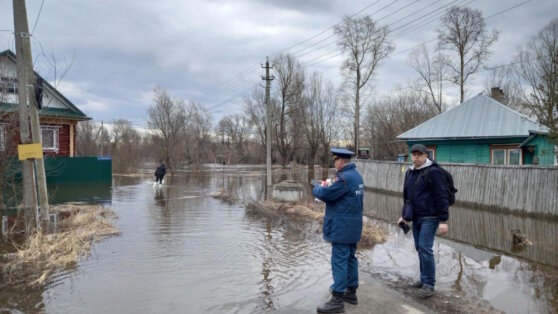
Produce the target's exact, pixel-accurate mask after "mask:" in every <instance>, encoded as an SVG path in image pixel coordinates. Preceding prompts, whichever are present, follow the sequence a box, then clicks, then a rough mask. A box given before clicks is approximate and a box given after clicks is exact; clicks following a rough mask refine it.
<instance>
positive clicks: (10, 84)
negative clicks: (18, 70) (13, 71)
mask: <svg viewBox="0 0 558 314" xmlns="http://www.w3.org/2000/svg"><path fill="white" fill-rule="evenodd" d="M2 91H3V92H5V93H6V94H15V95H17V93H18V91H17V78H15V77H9V76H0V92H2Z"/></svg>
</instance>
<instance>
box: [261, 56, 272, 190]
mask: <svg viewBox="0 0 558 314" xmlns="http://www.w3.org/2000/svg"><path fill="white" fill-rule="evenodd" d="M263 68H265V77H262V80H264V81H265V108H266V118H267V127H266V138H267V158H266V173H267V192H268V194H270V192H271V186H272V185H273V182H272V180H271V104H270V101H269V98H270V96H269V93H270V91H271V81H273V79H274V78H275V77H273V76H270V75H269V69H270V66H269V58H266V61H265V67H263Z"/></svg>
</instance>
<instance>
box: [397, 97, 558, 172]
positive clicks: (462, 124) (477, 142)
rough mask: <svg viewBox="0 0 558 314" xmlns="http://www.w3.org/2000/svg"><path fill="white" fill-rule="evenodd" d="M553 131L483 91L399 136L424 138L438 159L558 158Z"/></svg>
mask: <svg viewBox="0 0 558 314" xmlns="http://www.w3.org/2000/svg"><path fill="white" fill-rule="evenodd" d="M495 91H496V92H501V91H500V90H499V89H498V90H494V89H493V92H495ZM497 96H499V97H501V96H502V95H501V93H498V95H497ZM495 98H498V97H495ZM500 99H501V98H500ZM548 132H549V130H548V128H546V127H544V126H542V125H540V124H538V123H537V122H535V121H533V120H531V119H529V118H528V117H526V116H524V115H522V114H521V113H519V112H517V111H515V110H512V109H510V108H509V107H506V106H504V105H503V104H501V103H500V102H498V101H497V100H495V99H494V98H491V97H488V96H486V95H483V94H480V95H477V96H475V97H473V98H471V99H469V100H467V101H465V102H463V103H461V104H460V105H458V106H456V107H455V108H452V109H451V110H448V111H446V112H444V113H442V114H440V115H438V116H436V117H434V118H432V119H430V120H428V121H426V122H424V123H422V124H420V125H418V126H417V127H415V128H413V129H411V130H409V131H407V132H405V133H403V134H401V135H399V136H398V137H397V140H399V141H405V142H406V143H407V145H408V147H409V148H410V147H411V146H412V145H413V144H417V143H420V144H424V145H425V146H426V147H427V149H428V153H429V157H430V158H431V159H434V160H436V161H438V162H452V163H473V164H497V165H529V164H539V165H553V164H558V157H557V154H558V151H557V148H556V147H555V146H554V144H552V143H551V142H550V140H549V138H548ZM409 154H410V152H409Z"/></svg>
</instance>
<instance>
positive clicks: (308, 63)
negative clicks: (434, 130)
mask: <svg viewBox="0 0 558 314" xmlns="http://www.w3.org/2000/svg"><path fill="white" fill-rule="evenodd" d="M459 1H462V0H454V1H452V2H450V3H449V4H446V5H444V6H441V7H439V8H437V9H435V10H433V11H430V12H429V13H427V14H424V15H422V16H420V17H418V18H416V19H414V20H412V21H410V22H408V23H406V24H404V25H401V26H398V27H397V28H395V29H393V30H392V31H391V32H394V31H396V30H398V29H402V28H404V27H405V26H409V25H411V24H412V23H414V22H416V21H419V20H421V19H423V18H425V17H428V16H430V15H432V14H433V13H434V12H438V11H440V10H441V9H442V8H445V7H447V6H449V5H451V4H453V3H455V2H459ZM473 1H475V0H470V1H468V2H467V3H463V4H462V6H465V5H468V4H470V3H471V2H473ZM531 1H532V0H527V1H524V2H521V3H518V4H516V5H513V6H511V7H508V8H506V9H504V10H501V11H498V12H496V13H494V14H492V15H490V16H488V17H486V18H485V20H487V19H490V18H492V17H495V16H498V15H500V14H503V13H505V12H508V11H510V10H513V9H515V8H518V7H520V6H523V5H525V4H527V3H529V2H531ZM437 2H438V1H437ZM437 2H434V3H437ZM463 2H466V1H463ZM392 3H394V2H392ZM423 9H424V8H423ZM423 9H421V10H419V11H422V10H423ZM361 11H362V10H361ZM419 11H415V12H413V13H411V14H409V15H407V16H405V17H403V18H401V19H399V20H398V21H395V22H393V23H392V25H393V24H396V23H398V22H400V21H403V20H404V19H406V18H408V17H410V16H412V15H414V14H416V13H418V12H419ZM441 14H443V11H442V13H436V14H435V15H434V17H432V16H431V17H429V18H428V20H427V21H422V22H421V23H420V27H422V26H424V25H426V24H428V23H431V22H432V21H434V20H435V19H436V17H438V16H439V15H441ZM354 15H356V14H354ZM354 15H353V16H354ZM340 23H341V22H339V23H337V24H335V25H334V26H331V27H330V28H328V29H327V30H325V31H322V32H321V33H319V34H316V35H315V36H313V37H312V38H309V39H307V40H305V41H303V42H300V43H298V44H296V45H295V46H299V45H301V44H302V43H304V42H306V41H308V40H310V39H313V38H315V37H317V36H319V35H321V34H323V33H325V32H327V31H328V30H330V29H332V28H333V27H335V26H336V25H339V24H340ZM416 28H417V27H416V25H415V26H409V27H408V28H407V29H405V30H402V31H400V32H399V33H396V34H395V35H397V38H399V37H401V36H402V35H403V34H405V33H408V32H409V31H411V30H416ZM391 32H390V33H391ZM328 38H330V37H328ZM435 40H437V38H433V39H430V40H427V41H424V42H422V43H420V44H418V45H416V46H413V47H411V48H407V49H404V50H402V51H399V52H397V53H394V54H392V55H391V56H395V55H399V54H402V53H404V52H406V51H409V50H411V49H414V48H416V47H419V46H421V45H424V44H427V43H430V42H432V41H435ZM323 41H325V40H324V39H323V40H320V41H318V42H316V43H314V44H312V45H310V46H308V47H306V48H305V49H308V48H310V47H312V46H314V45H316V44H318V43H321V42H323ZM295 46H291V47H289V48H287V49H283V50H281V52H282V51H286V50H289V49H291V48H293V47H295ZM326 46H327V45H326ZM305 49H302V50H301V49H299V50H297V52H300V51H303V50H305ZM336 52H337V53H336ZM332 54H334V55H332ZM340 55H342V52H339V50H338V49H335V50H332V51H329V52H327V53H325V54H323V55H321V56H318V57H316V58H313V59H310V60H308V61H306V62H303V65H304V66H305V67H310V66H314V65H317V64H320V63H323V62H325V61H328V60H330V59H333V58H335V57H337V56H340ZM324 57H326V59H322V58H324ZM320 59H321V60H320ZM251 88H252V87H251ZM251 88H250V89H251ZM248 90H249V89H248ZM244 93H245V92H244ZM244 93H241V94H239V96H241V95H243V94H244ZM239 96H236V97H233V98H231V99H230V100H228V101H225V102H223V103H220V104H218V106H221V105H224V104H226V103H228V102H230V101H232V100H234V99H236V98H237V97H239Z"/></svg>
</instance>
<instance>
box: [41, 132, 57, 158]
mask: <svg viewBox="0 0 558 314" xmlns="http://www.w3.org/2000/svg"><path fill="white" fill-rule="evenodd" d="M60 128H61V127H60V126H56V125H41V139H42V138H43V132H44V131H52V132H53V140H54V147H46V146H45V143H44V142H43V141H42V140H41V142H42V144H43V151H46V152H55V153H58V151H59V150H60V135H59V133H60Z"/></svg>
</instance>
